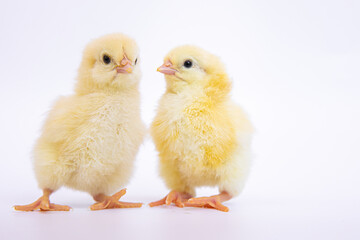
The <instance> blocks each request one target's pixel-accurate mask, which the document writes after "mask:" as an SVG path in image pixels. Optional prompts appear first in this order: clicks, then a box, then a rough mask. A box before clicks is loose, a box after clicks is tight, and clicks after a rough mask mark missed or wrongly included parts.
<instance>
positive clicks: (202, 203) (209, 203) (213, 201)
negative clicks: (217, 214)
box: [186, 196, 229, 212]
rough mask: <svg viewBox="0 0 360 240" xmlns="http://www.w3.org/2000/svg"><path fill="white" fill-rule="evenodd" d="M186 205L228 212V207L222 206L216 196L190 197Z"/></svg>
mask: <svg viewBox="0 0 360 240" xmlns="http://www.w3.org/2000/svg"><path fill="white" fill-rule="evenodd" d="M186 206H187V207H202V208H213V209H216V210H219V211H223V212H228V211H229V208H228V207H226V206H224V205H223V204H222V203H221V201H220V200H219V199H218V197H217V196H212V197H200V198H191V199H189V200H188V202H187V204H186Z"/></svg>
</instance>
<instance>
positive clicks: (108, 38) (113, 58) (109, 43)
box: [76, 33, 141, 94]
mask: <svg viewBox="0 0 360 240" xmlns="http://www.w3.org/2000/svg"><path fill="white" fill-rule="evenodd" d="M138 64H139V49H138V46H137V44H136V42H135V41H134V40H133V39H131V38H129V37H128V36H126V35H124V34H120V33H117V34H109V35H105V36H103V37H100V38H98V39H96V40H94V41H92V42H90V43H89V44H88V45H87V46H86V48H85V50H84V53H83V59H82V63H81V65H80V68H79V75H78V85H77V89H76V90H77V92H78V93H84V94H86V93H91V92H96V91H118V90H121V89H127V88H131V87H136V86H137V84H138V81H139V79H140V77H141V71H140V68H139V66H138Z"/></svg>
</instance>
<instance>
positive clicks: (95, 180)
mask: <svg viewBox="0 0 360 240" xmlns="http://www.w3.org/2000/svg"><path fill="white" fill-rule="evenodd" d="M138 58H139V49H138V47H137V44H136V43H135V41H134V40H133V39H131V38H129V37H127V36H125V35H123V34H111V35H106V36H103V37H101V38H99V39H96V40H94V41H92V42H90V43H89V44H88V45H87V47H86V48H85V50H84V53H83V59H82V62H81V65H80V68H79V74H78V79H77V85H76V89H75V94H74V95H72V96H68V97H62V98H60V99H59V100H58V101H57V102H56V104H55V105H54V107H53V108H52V110H51V111H50V113H49V116H48V118H47V120H46V122H45V125H44V127H43V132H42V135H41V136H40V138H39V140H38V141H37V144H36V146H35V149H34V169H35V173H36V178H37V180H38V183H39V187H40V188H41V189H42V190H43V192H44V194H43V196H42V197H40V198H39V199H38V200H37V201H35V202H34V203H32V204H30V205H25V206H15V209H16V210H22V211H33V210H37V209H39V210H43V211H46V210H65V211H66V210H69V209H70V207H68V206H62V205H56V204H52V203H50V202H49V195H50V194H51V193H52V192H54V191H56V190H57V189H59V188H60V187H62V186H67V187H70V188H73V189H76V190H80V191H85V192H88V193H89V194H91V195H92V196H93V198H94V199H95V201H97V202H98V203H96V204H94V205H92V206H91V209H92V210H99V209H105V208H125V207H140V206H141V204H140V203H126V202H119V201H118V200H119V198H120V197H121V196H122V195H124V194H125V192H126V190H125V189H123V190H121V191H120V192H118V193H116V194H114V195H113V196H109V194H111V193H114V192H115V191H116V190H118V189H119V188H120V187H123V186H124V185H125V184H127V183H128V181H129V179H130V177H131V174H132V172H133V165H134V160H135V157H136V154H137V152H138V149H139V146H140V144H141V142H142V141H143V137H144V133H145V126H144V124H143V122H142V120H141V118H140V94H139V91H138V85H139V80H140V78H141V71H140V68H139V66H138Z"/></svg>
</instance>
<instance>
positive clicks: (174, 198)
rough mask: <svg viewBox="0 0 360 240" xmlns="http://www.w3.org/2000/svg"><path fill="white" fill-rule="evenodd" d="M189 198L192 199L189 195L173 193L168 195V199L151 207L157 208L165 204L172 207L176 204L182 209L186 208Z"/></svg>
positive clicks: (154, 203) (152, 204) (165, 198)
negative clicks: (172, 204)
mask: <svg viewBox="0 0 360 240" xmlns="http://www.w3.org/2000/svg"><path fill="white" fill-rule="evenodd" d="M189 198H191V195H190V194H188V193H181V192H177V191H171V192H170V193H169V194H168V195H166V197H164V198H163V199H161V200H159V201H156V202H152V203H150V204H149V206H150V207H156V206H160V205H164V204H166V205H170V204H171V203H174V204H175V206H177V207H180V208H182V207H184V206H185V203H186V202H187V200H188V199H189Z"/></svg>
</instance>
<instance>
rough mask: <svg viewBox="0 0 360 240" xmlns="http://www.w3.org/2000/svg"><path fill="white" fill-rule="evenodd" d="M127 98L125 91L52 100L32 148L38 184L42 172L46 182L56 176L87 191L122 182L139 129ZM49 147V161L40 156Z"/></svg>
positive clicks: (100, 190) (115, 186) (128, 171)
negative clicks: (116, 94) (51, 156)
mask: <svg viewBox="0 0 360 240" xmlns="http://www.w3.org/2000/svg"><path fill="white" fill-rule="evenodd" d="M135 102H136V101H135ZM66 103H68V104H69V105H68V104H66ZM70 103H71V104H70ZM125 103H126V104H125ZM129 104H130V105H131V103H129V101H128V100H127V101H126V99H125V97H120V96H106V95H102V94H92V95H87V96H76V97H73V98H71V101H70V100H69V101H68V102H65V103H62V104H60V105H57V106H55V108H54V109H53V112H52V113H51V114H50V117H49V119H48V121H47V123H46V124H45V127H44V134H43V135H42V137H41V138H40V139H39V141H38V144H37V146H36V148H35V170H37V171H36V173H37V175H38V180H39V184H40V185H41V182H43V181H42V179H43V175H46V177H45V181H44V182H47V184H48V182H49V179H56V178H62V179H59V180H58V181H60V182H61V181H63V184H64V185H67V186H69V187H71V188H74V189H77V190H82V191H86V192H89V193H90V194H92V195H94V194H97V193H105V194H109V193H111V192H113V191H115V190H116V189H118V188H119V187H120V186H122V185H124V184H126V183H127V181H128V179H129V178H130V175H131V173H132V168H133V161H134V158H135V155H136V152H137V149H138V147H139V145H140V143H141V141H142V138H143V132H144V125H143V123H142V122H141V119H140V116H139V114H138V111H137V105H136V104H134V103H133V104H134V106H133V108H131V107H129ZM59 126H62V127H60V128H59ZM54 132H57V134H54ZM130 133H131V134H130ZM54 136H55V137H54ZM56 136H57V137H56ZM50 151H51V152H53V153H54V155H56V156H54V159H55V160H54V161H49V159H45V158H44V156H45V154H44V153H48V152H50ZM49 170H50V171H49Z"/></svg>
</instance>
